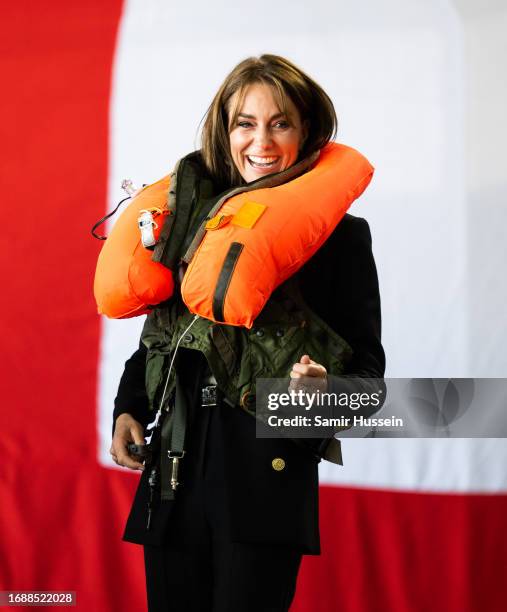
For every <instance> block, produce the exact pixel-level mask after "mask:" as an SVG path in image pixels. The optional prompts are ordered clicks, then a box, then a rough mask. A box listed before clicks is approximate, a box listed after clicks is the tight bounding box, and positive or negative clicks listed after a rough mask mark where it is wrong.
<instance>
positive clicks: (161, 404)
mask: <svg viewBox="0 0 507 612" xmlns="http://www.w3.org/2000/svg"><path fill="white" fill-rule="evenodd" d="M198 318H199V315H194V318H193V319H192V321H191V322H190V325H188V327H187V328H186V329H185V331H183V332H182V334H181V335H180V337H179V338H178V342H177V343H176V347H175V349H174V353H173V357H172V359H171V363H170V364H169V371H168V372H167V378H166V379H165V385H164V391H163V392H162V397H161V398H160V405H159V407H158V412H157V414H156V416H155V421H154V423H153V425H152V428H153V429H155V427H156V426H157V425H158V422H159V419H160V416H161V415H162V409H163V406H164V400H165V393H166V391H167V385H168V384H169V378H170V376H171V372H172V369H173V364H174V359H175V357H176V353H177V352H178V349H179V347H180V342H181V340H182V339H183V337H184V336H185V334H186V333H187V332H188V330H189V329H190V328H191V327H192V325H193V324H194V323H195V322H196V321H197V319H198ZM150 429H151V428H150Z"/></svg>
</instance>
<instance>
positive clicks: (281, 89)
mask: <svg viewBox="0 0 507 612" xmlns="http://www.w3.org/2000/svg"><path fill="white" fill-rule="evenodd" d="M252 83H265V84H267V85H270V86H271V87H272V89H273V93H274V96H275V100H276V102H277V104H278V106H279V108H280V111H281V112H283V113H285V114H287V106H288V105H287V99H290V100H291V101H292V102H293V103H294V105H295V107H296V108H297V110H298V111H299V114H300V116H301V121H302V122H307V125H308V135H307V137H306V139H305V142H304V145H303V148H302V149H301V152H300V158H303V157H307V156H308V155H310V154H312V153H313V152H315V151H317V150H318V149H321V148H322V147H323V146H324V145H325V144H326V143H327V142H329V141H330V140H331V139H332V138H333V137H334V135H335V134H336V128H337V119H336V113H335V110H334V106H333V103H332V102H331V99H330V98H329V96H328V95H327V94H326V92H325V91H324V90H323V89H322V87H320V85H318V84H317V83H316V82H315V81H314V80H313V79H311V78H310V77H309V76H308V75H306V74H305V73H304V72H303V71H302V70H300V69H299V68H298V67H297V66H295V65H294V64H292V63H291V62H289V60H286V59H285V58H283V57H280V56H278V55H261V56H260V57H249V58H247V59H245V60H243V61H242V62H241V63H239V64H238V65H237V66H236V67H235V68H234V69H233V70H232V72H231V73H230V74H229V75H228V76H227V77H226V79H225V81H224V82H223V83H222V85H221V86H220V89H219V90H218V92H217V93H216V95H215V97H214V98H213V101H212V103H211V105H210V107H209V108H208V110H207V112H206V115H205V117H204V125H203V128H202V134H201V143H202V144H201V152H202V156H203V160H204V163H205V165H206V168H207V169H208V171H209V173H210V175H211V176H212V178H214V179H215V180H216V181H217V182H218V183H219V184H221V185H224V186H233V185H240V184H242V183H243V182H244V181H243V179H242V177H241V175H240V173H239V172H238V170H237V168H236V166H235V165H234V162H233V160H232V157H231V152H230V144H229V131H230V130H229V126H230V125H233V124H234V123H235V121H236V119H237V115H238V113H239V111H240V110H241V105H242V102H243V99H244V96H245V92H246V89H247V87H248V86H249V85H251V84H252ZM236 92H238V98H237V104H236V105H235V108H233V109H231V108H229V106H230V101H231V98H232V96H233V95H234V94H235V93H236ZM229 113H230V115H231V116H229Z"/></svg>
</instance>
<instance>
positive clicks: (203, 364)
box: [111, 55, 385, 612]
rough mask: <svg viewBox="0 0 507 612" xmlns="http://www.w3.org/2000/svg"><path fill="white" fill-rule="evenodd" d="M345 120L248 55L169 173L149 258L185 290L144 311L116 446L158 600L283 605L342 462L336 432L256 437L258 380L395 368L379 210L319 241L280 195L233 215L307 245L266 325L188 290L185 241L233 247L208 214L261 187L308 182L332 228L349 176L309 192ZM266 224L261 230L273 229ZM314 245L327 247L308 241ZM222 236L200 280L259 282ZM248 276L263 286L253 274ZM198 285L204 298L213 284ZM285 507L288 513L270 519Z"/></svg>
mask: <svg viewBox="0 0 507 612" xmlns="http://www.w3.org/2000/svg"><path fill="white" fill-rule="evenodd" d="M335 130H336V116H335V112H334V108H333V105H332V103H331V100H330V99H329V97H328V96H327V94H326V93H325V92H324V91H323V90H322V88H321V87H319V85H317V84H316V83H315V82H314V81H313V80H312V79H311V78H310V77H308V76H307V75H306V74H305V73H304V72H302V71H301V70H300V69H299V68H297V67H296V66H294V65H293V64H292V63H290V62H289V61H288V60H286V59H284V58H281V57H278V56H275V55H263V56H261V57H260V58H249V59H247V60H245V61H243V62H241V63H240V64H239V65H238V66H236V68H234V69H233V71H232V72H231V73H230V74H229V76H228V77H227V78H226V79H225V81H224V83H223V85H222V86H221V87H220V89H219V91H218V92H217V94H216V96H215V98H214V100H213V102H212V104H211V105H210V107H209V109H208V112H207V115H206V119H205V122H204V125H203V131H202V148H201V150H200V151H197V152H194V153H191V154H189V155H187V156H186V157H184V158H183V159H182V160H180V162H179V163H178V165H177V170H176V171H175V173H174V174H173V175H172V178H171V180H173V179H174V180H175V184H176V186H177V187H176V189H173V190H171V192H170V194H169V196H170V198H175V210H176V215H175V220H174V224H173V226H172V227H171V233H170V234H168V236H169V238H168V239H167V241H166V242H163V243H162V244H159V245H157V246H156V247H155V253H154V258H156V257H157V253H158V249H159V247H160V253H161V254H162V256H164V257H166V259H164V260H163V257H162V256H161V258H160V259H159V260H158V259H157V261H162V260H163V261H162V263H164V262H166V263H167V267H168V268H170V269H174V270H175V271H177V273H176V274H175V275H174V276H175V283H176V286H175V290H174V293H173V296H172V297H171V298H170V299H169V300H167V301H166V302H163V303H162V304H159V305H158V306H156V307H154V309H153V311H152V312H151V313H150V314H149V315H148V317H147V320H146V323H145V326H144V329H143V333H142V336H141V343H140V345H139V349H138V351H136V353H135V354H134V355H133V356H132V357H131V358H130V359H129V361H127V363H126V365H125V372H124V374H123V376H122V379H121V382H120V386H119V389H118V395H117V397H116V400H115V411H114V421H115V430H114V436H113V443H112V447H111V454H112V456H113V457H114V460H115V461H116V462H117V463H118V464H119V465H123V466H125V467H128V468H131V469H141V470H143V469H144V471H143V475H142V477H141V480H140V483H139V487H138V491H137V494H136V498H135V500H134V504H133V506H132V510H131V513H130V516H129V519H128V522H127V527H126V529H125V535H124V539H125V540H127V541H130V542H135V543H138V544H142V545H144V553H145V568H146V585H147V594H148V608H149V610H150V612H155V611H160V612H162V611H164V612H167V610H178V611H180V610H181V611H183V610H185V611H199V612H225V611H226V610H231V611H232V610H234V612H250V611H251V612H253V611H255V612H267V611H268V610H269V611H270V612H287V610H288V609H289V607H290V604H291V601H292V599H293V597H294V593H295V588H296V579H297V574H298V570H299V565H300V562H301V557H302V555H303V554H319V552H320V541H319V529H318V525H319V517H318V462H319V461H320V459H321V458H326V459H328V460H330V461H331V460H332V461H334V462H336V463H340V461H341V458H340V453H339V443H338V442H337V441H336V440H334V439H331V440H330V439H324V438H323V439H311V440H305V441H301V440H298V442H299V444H296V443H295V442H294V440H291V439H286V438H274V439H262V438H257V437H256V425H255V419H254V418H252V414H253V415H254V416H255V397H254V396H253V389H255V382H256V380H257V378H274V377H277V376H283V377H284V378H285V377H286V378H287V385H289V383H290V385H291V388H294V387H292V385H294V386H295V388H296V389H297V387H298V385H300V384H301V382H302V381H301V380H299V379H300V378H302V377H305V383H306V384H308V377H309V378H310V381H311V384H313V385H315V386H316V387H317V388H319V389H321V390H327V389H329V390H331V391H333V379H332V376H330V375H339V374H346V375H347V376H351V377H353V378H354V380H355V381H357V378H358V377H363V378H365V379H375V378H379V377H382V376H383V373H384V366H385V358H384V352H383V349H382V346H381V343H380V299H379V294H378V283H377V275H376V269H375V263H374V261H373V256H372V252H371V237H370V233H369V228H368V224H367V223H366V221H364V220H363V219H358V218H356V217H353V216H352V215H347V214H346V215H345V216H344V217H343V218H342V216H341V215H340V216H339V217H338V216H337V217H336V218H335V217H333V219H334V221H333V223H332V224H330V225H329V227H328V230H329V231H328V233H326V234H325V235H323V237H322V236H320V237H322V240H321V241H320V242H318V243H317V242H316V241H317V238H318V237H317V236H314V235H313V234H312V236H310V238H308V236H307V235H306V234H301V235H299V236H298V234H297V233H295V232H294V231H293V230H294V228H293V226H290V222H291V221H293V219H294V215H293V208H292V207H287V209H286V208H281V207H278V208H277V207H276V205H275V203H274V199H272V200H270V201H269V202H267V203H266V205H265V206H263V207H261V208H263V210H266V211H267V212H266V214H265V215H263V216H262V218H261V219H260V220H259V221H258V222H257V220H256V219H257V217H255V219H253V221H252V219H250V217H249V219H248V220H249V222H248V223H245V222H243V225H241V223H239V221H238V219H237V218H236V221H234V223H236V224H238V223H239V227H240V228H242V230H241V231H245V232H251V233H253V232H258V233H259V234H260V235H261V241H263V242H267V243H269V244H268V246H270V247H272V246H274V243H275V242H276V241H277V240H278V242H279V243H280V240H279V235H280V231H278V230H277V229H276V228H277V227H278V226H277V225H276V223H275V217H276V215H275V216H273V214H272V213H273V211H275V210H276V212H277V214H278V213H280V211H282V212H281V213H280V214H281V215H282V217H283V218H282V221H283V222H284V224H283V227H286V225H285V222H286V221H287V227H289V226H290V227H292V231H287V232H286V234H287V239H292V241H293V242H295V243H298V244H299V246H300V247H301V249H302V250H303V251H304V252H303V256H300V257H299V258H296V259H297V261H298V262H299V265H300V268H299V269H296V268H294V267H291V268H290V273H291V274H292V276H291V277H290V278H289V280H288V281H286V282H285V283H282V284H281V285H280V286H278V288H277V289H276V290H275V291H272V293H270V295H269V296H267V297H266V299H267V302H266V303H265V305H264V306H263V308H262V310H261V312H260V314H258V315H256V318H255V321H254V325H255V327H254V328H252V329H250V328H249V327H247V326H246V325H245V326H243V325H242V324H237V325H225V324H220V323H216V322H215V321H224V319H223V318H219V319H211V318H207V317H206V315H203V316H197V315H196V316H193V314H192V313H191V312H190V310H189V309H188V308H187V306H186V303H185V302H184V301H183V297H184V295H185V279H186V278H187V276H186V274H187V272H188V273H189V274H190V273H191V268H192V266H193V265H194V263H195V260H196V259H197V257H198V256H197V255H196V254H194V256H193V258H191V259H190V260H188V257H187V255H186V254H187V252H188V251H190V250H191V249H190V248H189V245H191V244H193V243H194V242H196V241H197V242H199V236H200V234H199V232H200V228H201V227H202V226H203V225H204V226H205V227H206V228H207V230H208V229H209V232H212V233H213V235H214V236H218V237H219V242H220V241H222V242H224V244H226V241H224V240H223V238H220V235H222V236H223V234H219V232H223V231H226V230H227V228H229V225H224V227H223V228H222V229H220V224H218V227H219V229H218V230H217V228H216V227H215V226H209V225H208V223H207V221H209V220H210V219H211V220H213V218H214V217H213V215H214V214H215V213H213V212H212V211H213V210H214V209H215V207H216V206H221V201H222V200H223V199H224V201H227V198H228V197H230V198H231V199H233V198H234V197H235V196H234V194H237V193H239V192H247V191H251V192H252V193H254V191H255V190H257V197H258V198H259V197H260V196H259V193H260V192H261V191H262V192H265V194H267V195H266V197H268V199H269V194H271V196H272V198H273V194H272V192H273V191H274V190H275V188H276V187H275V185H280V186H281V187H282V188H285V187H287V188H288V191H290V192H291V198H292V194H294V196H295V197H296V198H297V196H298V194H299V200H301V202H302V204H301V207H304V210H305V214H308V223H305V224H304V225H305V227H306V225H311V224H312V223H313V222H314V221H317V223H316V225H317V226H318V227H321V226H322V225H323V224H321V223H319V222H318V221H319V214H320V213H319V210H320V208H322V206H320V207H319V203H321V201H322V197H320V194H319V193H318V192H319V190H320V192H322V193H325V196H326V198H327V197H329V201H328V200H327V199H326V200H325V202H326V204H327V206H326V207H324V208H325V209H326V211H325V212H326V213H329V211H328V208H329V209H332V208H333V207H334V205H335V203H337V202H339V201H340V198H341V197H342V196H343V193H341V192H346V193H347V192H348V191H354V189H351V190H348V188H347V186H346V185H344V183H345V182H346V181H340V180H328V181H327V183H324V182H319V183H318V185H317V184H316V186H315V189H313V188H312V190H311V192H309V194H306V192H304V190H303V188H302V183H304V182H305V179H307V178H308V177H309V176H310V174H311V173H312V171H313V169H314V168H315V167H317V166H318V170H316V171H315V175H318V176H320V174H326V172H323V170H322V168H324V167H327V166H326V164H325V163H324V162H325V160H326V159H327V160H328V162H326V163H331V162H329V159H331V157H330V150H345V149H348V150H349V151H351V149H349V148H348V147H344V146H343V145H337V144H334V145H333V144H329V145H328V143H329V141H330V140H331V138H332V137H333V135H334V132H335ZM326 145H328V146H327V147H326ZM321 149H322V152H321ZM356 154H357V152H356ZM319 155H320V160H319V162H316V160H317V158H318V157H319ZM358 157H361V156H358ZM333 159H334V161H333V162H332V163H333V164H334V165H333V169H334V170H336V168H337V167H338V165H339V164H341V165H340V166H339V167H340V172H342V173H343V174H344V175H347V176H348V175H349V174H353V172H349V170H350V168H352V167H353V165H354V164H355V161H354V162H353V163H352V165H351V166H348V165H347V164H346V163H344V162H343V159H342V158H341V157H340V156H337V157H336V159H335V158H333ZM354 159H355V157H354ZM340 160H341V161H340ZM320 163H321V165H320V166H319V165H318V164H320ZM368 166H369V164H368ZM303 174H304V175H305V176H302V175H303ZM326 175H327V174H326ZM327 176H328V175H327ZM333 176H334V175H333ZM347 176H345V178H347ZM370 177H371V172H370V171H368V181H369V178H370ZM328 179H329V176H328ZM298 181H299V182H298ZM289 182H290V184H288V183H289ZM365 184H367V183H364V182H362V183H360V186H361V188H360V189H359V190H358V191H357V192H356V196H357V195H358V194H359V193H361V192H362V189H364V187H365ZM356 187H357V186H356ZM340 190H341V191H340ZM240 195H241V194H240ZM243 195H245V197H246V198H247V200H248V198H251V197H252V196H251V195H250V193H244V194H243ZM290 201H291V202H292V200H290ZM270 204H271V209H270V206H269V205H270ZM349 204H350V202H349ZM245 206H246V208H247V209H248V211H250V213H251V212H252V209H255V210H257V209H259V206H260V204H259V203H257V204H256V203H255V202H251V201H249V200H248V201H247V202H246V204H245ZM217 210H218V209H217ZM242 210H243V209H242ZM345 210H346V209H345ZM243 212H244V210H243ZM257 212H258V210H257ZM270 213H271V214H270ZM256 214H257V213H256ZM238 215H239V213H238ZM226 216H227V215H225V217H226ZM232 216H233V215H231V217H232ZM327 217H329V214H328V215H327ZM276 218H277V217H276ZM339 219H341V220H339ZM221 220H222V221H223V218H221ZM229 221H230V224H231V225H233V220H231V219H229ZM243 221H244V220H243ZM310 222H312V223H310ZM336 223H338V225H336ZM261 226H267V227H265V228H264V229H263V230H262V232H263V233H262V232H260V229H259V228H260V227H261ZM252 228H253V229H252ZM333 228H334V231H333ZM265 230H267V231H265ZM326 231H327V230H326ZM330 232H332V233H331V235H329V233H330ZM301 236H303V238H302V237H301ZM326 237H327V240H325V239H326ZM200 239H202V236H201V238H200ZM324 240H325V242H324ZM205 242H206V240H203V241H202V243H200V246H202V245H203V244H204V243H205ZM323 242H324V243H323ZM315 244H318V245H321V246H320V248H318V250H316V249H317V247H315V248H314V249H313V251H312V248H313V245H315ZM277 246H278V245H277ZM238 247H239V248H238ZM286 247H287V245H284V249H286ZM227 248H228V252H227V256H226V258H225V261H223V257H222V256H219V255H217V252H218V251H219V248H218V247H217V245H216V243H214V247H213V248H210V250H209V257H210V258H211V259H213V257H215V259H218V260H220V261H221V265H222V264H223V267H222V268H221V272H220V275H219V277H218V280H213V278H212V277H211V276H210V275H209V274H205V273H200V274H199V275H198V276H199V278H198V280H199V283H201V284H202V286H203V291H202V293H204V292H205V291H208V290H209V289H212V294H213V295H215V293H214V292H216V293H217V294H220V292H221V291H222V289H224V290H227V289H228V288H229V287H230V285H231V274H232V272H231V271H233V270H236V272H237V273H238V274H241V279H246V278H250V277H249V276H248V274H247V271H248V270H245V269H243V268H242V267H241V262H240V263H238V259H239V255H240V254H241V251H242V250H244V251H245V252H246V251H247V250H248V242H247V241H246V240H245V241H244V243H241V242H238V241H234V242H233V243H232V244H231V245H230V248H229V246H228V243H227ZM286 250H287V249H286ZM203 252H204V251H203ZM205 253H206V257H207V256H208V251H206V252H205ZM309 253H310V254H311V255H312V256H311V257H310V255H309ZM305 254H306V255H308V256H307V257H306V258H305V257H304V255H305ZM309 257H310V258H309ZM261 259H262V258H261ZM264 260H269V261H268V262H267V263H266V261H264ZM169 261H170V262H171V265H168V262H169ZM188 261H190V266H189V268H188V270H187V269H186V264H187V262H188ZM248 261H250V260H248ZM256 261H257V260H254V263H253V264H251V265H250V264H249V265H248V269H250V268H251V267H255V270H254V271H253V272H254V275H255V274H256V273H261V272H262V270H261V268H262V267H263V266H264V267H266V266H268V267H269V265H271V267H273V268H276V265H277V264H276V261H275V260H274V258H273V256H272V254H271V256H270V257H265V258H263V259H262V262H261V263H259V264H258V265H257V264H255V262H256ZM303 262H306V263H304V265H303ZM222 272H224V273H223V274H222ZM283 278H284V279H286V278H287V275H286V276H284V277H283ZM182 279H183V280H184V282H183V285H181V284H179V283H178V281H180V283H181V280H182ZM182 287H183V290H182ZM247 289H248V291H249V292H251V293H252V292H254V288H253V287H252V286H251V283H250V282H249V283H247ZM182 293H183V296H182ZM268 293H269V292H268ZM198 298H199V299H200V300H201V301H202V299H203V296H202V295H201V293H200V294H199V295H198ZM268 298H269V299H268ZM352 355H353V356H352ZM351 356H352V357H351ZM312 358H313V359H312ZM290 379H292V380H290ZM366 384H367V383H365V385H366ZM354 388H356V386H355V385H354ZM245 389H247V391H244V390H245ZM364 390H365V391H369V389H368V388H365V389H364ZM156 409H158V410H159V415H160V418H157V420H156V425H155V426H154V428H153V430H152V436H151V443H150V448H149V452H148V453H143V452H141V451H140V449H139V447H138V446H137V447H132V446H130V448H129V444H130V443H132V442H134V443H135V445H143V444H144V434H145V431H144V426H146V425H147V424H149V423H150V421H152V420H153V419H154V413H155V412H156ZM373 411H374V409H372V410H371V411H370V413H371V412H373ZM370 413H368V412H367V411H365V413H364V416H369V414H370ZM332 442H333V443H332ZM330 449H334V450H332V451H331V450H330ZM336 449H338V450H336ZM129 450H130V452H129ZM142 450H144V449H142ZM143 457H146V460H145V462H144V465H143V463H142V462H143ZM180 483H181V486H180ZM274 515H276V516H279V517H283V520H280V521H277V522H274V521H272V519H271V517H272V516H274Z"/></svg>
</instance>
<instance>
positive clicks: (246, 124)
mask: <svg viewBox="0 0 507 612" xmlns="http://www.w3.org/2000/svg"><path fill="white" fill-rule="evenodd" d="M251 125H252V124H251V123H250V122H249V121H239V122H238V126H239V127H242V128H247V127H251Z"/></svg>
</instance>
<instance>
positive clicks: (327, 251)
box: [300, 215, 386, 456]
mask: <svg viewBox="0 0 507 612" xmlns="http://www.w3.org/2000/svg"><path fill="white" fill-rule="evenodd" d="M300 287H301V289H302V293H303V297H304V298H305V301H306V302H307V303H308V305H309V306H310V307H311V308H312V309H313V310H314V311H315V312H316V313H317V314H318V315H320V316H321V318H323V319H324V320H325V321H326V322H327V323H328V324H329V325H330V327H332V328H333V329H334V330H335V331H336V332H337V333H338V334H339V335H340V336H341V337H342V338H343V339H344V340H346V341H347V342H348V343H349V345H350V346H351V348H352V350H353V357H352V359H351V360H350V362H349V363H348V364H347V366H346V370H345V372H344V374H343V375H342V376H339V377H334V376H332V375H329V376H328V391H329V392H331V393H356V392H360V393H364V392H366V393H375V392H378V391H379V389H381V390H382V393H381V398H382V400H384V401H385V394H386V389H385V384H384V380H383V377H384V372H385V354H384V349H383V347H382V343H381V327H382V323H381V309H380V293H379V284H378V276H377V268H376V265H375V260H374V257H373V252H372V239H371V233H370V228H369V225H368V223H367V221H366V220H365V219H361V218H359V217H354V216H352V215H346V216H345V217H344V219H343V220H342V222H341V223H340V224H339V225H338V226H337V227H336V229H335V230H334V232H333V233H332V234H331V236H330V237H329V239H328V240H327V241H326V242H325V243H324V245H323V246H322V247H321V248H320V249H319V251H317V253H316V254H315V256H314V257H312V259H310V260H309V262H307V264H305V266H304V268H303V269H302V278H301V281H300ZM310 357H311V355H310ZM368 379H375V380H368ZM382 403H383V401H381V403H380V405H378V406H375V407H373V406H366V407H362V408H360V409H359V410H356V411H354V415H356V416H364V417H368V416H370V415H371V414H373V413H374V412H376V411H377V410H379V409H380V408H381V406H382ZM335 416H342V414H341V412H340V414H336V415H335ZM345 416H348V417H350V416H351V415H350V413H347V414H345ZM308 443H309V444H311V446H313V448H314V449H316V450H317V451H318V453H319V454H320V455H321V456H323V455H324V453H325V449H326V447H327V444H328V443H329V440H327V441H326V440H325V439H322V438H321V439H320V440H318V439H312V440H311V441H310V440H309V441H308Z"/></svg>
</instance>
